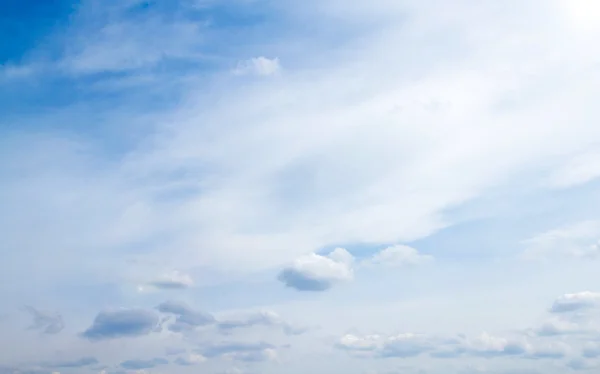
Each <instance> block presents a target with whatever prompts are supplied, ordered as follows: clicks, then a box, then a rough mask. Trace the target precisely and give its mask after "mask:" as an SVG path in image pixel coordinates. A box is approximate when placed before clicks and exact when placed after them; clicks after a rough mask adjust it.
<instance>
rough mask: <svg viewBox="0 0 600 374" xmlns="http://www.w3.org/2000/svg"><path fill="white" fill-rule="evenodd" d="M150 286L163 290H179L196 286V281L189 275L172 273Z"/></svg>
mask: <svg viewBox="0 0 600 374" xmlns="http://www.w3.org/2000/svg"><path fill="white" fill-rule="evenodd" d="M148 285H149V286H151V287H154V288H158V289H161V290H179V289H185V288H189V287H192V286H193V285H194V280H193V279H192V277H190V276H189V275H188V274H184V273H182V272H179V271H172V272H170V273H166V274H163V275H162V276H160V277H159V278H158V279H156V280H154V281H152V282H149V283H148Z"/></svg>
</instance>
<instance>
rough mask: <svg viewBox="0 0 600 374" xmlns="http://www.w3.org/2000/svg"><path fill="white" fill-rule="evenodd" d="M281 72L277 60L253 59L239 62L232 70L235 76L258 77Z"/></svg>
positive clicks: (261, 57)
mask: <svg viewBox="0 0 600 374" xmlns="http://www.w3.org/2000/svg"><path fill="white" fill-rule="evenodd" d="M280 72H281V64H280V63H279V59H278V58H273V59H270V58H267V57H263V56H260V57H255V58H251V59H249V60H245V61H241V62H239V63H238V66H237V67H236V68H235V69H234V70H233V73H234V74H235V75H248V74H252V75H260V76H270V75H276V74H279V73H280Z"/></svg>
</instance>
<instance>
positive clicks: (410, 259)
mask: <svg viewBox="0 0 600 374" xmlns="http://www.w3.org/2000/svg"><path fill="white" fill-rule="evenodd" d="M432 260H433V257H432V256H429V255H422V254H420V253H419V252H418V251H417V250H416V249H414V248H412V247H409V246H406V245H394V246H391V247H387V248H385V249H383V250H381V251H380V252H378V253H376V254H375V255H374V256H373V257H372V258H370V259H369V260H367V261H366V263H367V264H374V265H384V266H404V265H418V264H422V263H424V262H429V261H432Z"/></svg>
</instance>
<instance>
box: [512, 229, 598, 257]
mask: <svg viewBox="0 0 600 374" xmlns="http://www.w3.org/2000/svg"><path fill="white" fill-rule="evenodd" d="M599 240H600V221H583V222H578V223H575V224H571V225H568V226H565V227H562V228H558V229H554V230H550V231H546V232H543V233H540V234H537V235H535V236H533V237H532V238H530V239H527V240H526V241H524V243H523V244H524V245H525V246H526V248H525V250H524V252H523V253H522V254H521V257H522V258H523V259H526V260H540V259H557V258H561V257H562V258H568V257H572V258H580V259H595V258H598V257H599V256H600V247H599V245H598V243H599Z"/></svg>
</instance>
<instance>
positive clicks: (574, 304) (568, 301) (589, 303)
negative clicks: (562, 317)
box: [550, 291, 600, 313]
mask: <svg viewBox="0 0 600 374" xmlns="http://www.w3.org/2000/svg"><path fill="white" fill-rule="evenodd" d="M599 306H600V293H597V292H590V291H584V292H579V293H569V294H565V295H563V296H561V297H559V298H558V299H556V301H554V304H552V307H551V308H550V311H551V312H552V313H572V312H579V311H585V310H588V309H593V308H598V307H599Z"/></svg>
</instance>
